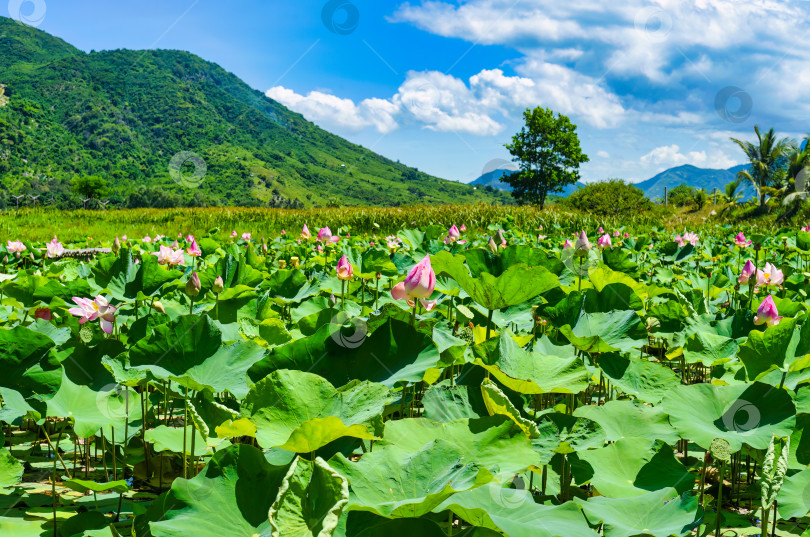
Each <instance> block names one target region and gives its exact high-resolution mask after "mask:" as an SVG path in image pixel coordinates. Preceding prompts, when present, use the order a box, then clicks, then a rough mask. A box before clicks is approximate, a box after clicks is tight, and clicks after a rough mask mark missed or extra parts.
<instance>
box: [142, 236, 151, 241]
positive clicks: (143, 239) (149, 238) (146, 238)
mask: <svg viewBox="0 0 810 537" xmlns="http://www.w3.org/2000/svg"><path fill="white" fill-rule="evenodd" d="M141 242H146V243H150V242H152V237H150V236H149V235H147V236H146V237H144V238H142V239H141Z"/></svg>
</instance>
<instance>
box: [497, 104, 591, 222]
mask: <svg viewBox="0 0 810 537" xmlns="http://www.w3.org/2000/svg"><path fill="white" fill-rule="evenodd" d="M523 119H524V120H525V122H526V124H525V125H524V126H523V129H521V131H520V132H519V133H517V134H516V135H514V136H513V137H512V143H511V144H506V146H505V147H506V149H508V150H509V153H511V154H512V160H513V161H515V162H517V163H518V165H519V166H520V171H518V172H515V173H513V174H511V175H507V176H505V177H504V178H503V180H504V181H505V182H506V183H509V185H511V186H512V189H513V190H512V197H514V198H515V200H516V201H517V202H518V203H519V204H532V205H539V206H540V208H541V209H542V208H543V206H544V205H545V203H546V196H547V195H548V194H549V193H555V192H562V191H563V187H565V186H567V185H573V184H574V183H576V182H577V181H578V180H579V166H580V164H582V163H585V162H588V160H589V159H588V156H587V155H585V154H584V153H583V152H582V149H581V148H580V147H579V138H578V137H577V126H576V125H574V124H573V123H571V120H570V119H568V117H567V116H564V115H563V114H556V115H555V114H554V112H553V111H552V110H551V109H549V108H542V107H539V106H538V107H537V108H535V109H534V110H531V109H527V110H526V111H525V112H523Z"/></svg>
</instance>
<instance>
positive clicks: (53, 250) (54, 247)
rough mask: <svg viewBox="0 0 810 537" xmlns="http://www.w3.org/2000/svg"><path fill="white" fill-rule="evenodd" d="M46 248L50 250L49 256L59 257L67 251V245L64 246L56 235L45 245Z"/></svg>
mask: <svg viewBox="0 0 810 537" xmlns="http://www.w3.org/2000/svg"><path fill="white" fill-rule="evenodd" d="M45 249H46V250H47V252H48V257H59V256H61V255H62V254H63V253H65V247H64V246H62V243H61V242H59V241H58V240H57V239H56V237H54V238H53V240H52V241H51V242H49V243H48V244H46V245H45Z"/></svg>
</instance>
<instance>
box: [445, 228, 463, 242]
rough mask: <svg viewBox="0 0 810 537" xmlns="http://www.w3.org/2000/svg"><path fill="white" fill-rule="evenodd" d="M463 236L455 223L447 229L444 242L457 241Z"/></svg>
mask: <svg viewBox="0 0 810 537" xmlns="http://www.w3.org/2000/svg"><path fill="white" fill-rule="evenodd" d="M460 238H461V232H460V231H459V230H458V228H457V227H456V225H455V224H453V225H452V226H450V229H448V230H447V238H446V239H445V240H444V243H445V244H447V243H448V242H456V241H457V240H459V239H460Z"/></svg>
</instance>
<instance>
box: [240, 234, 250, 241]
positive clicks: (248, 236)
mask: <svg viewBox="0 0 810 537" xmlns="http://www.w3.org/2000/svg"><path fill="white" fill-rule="evenodd" d="M242 240H243V241H250V233H242Z"/></svg>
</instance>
